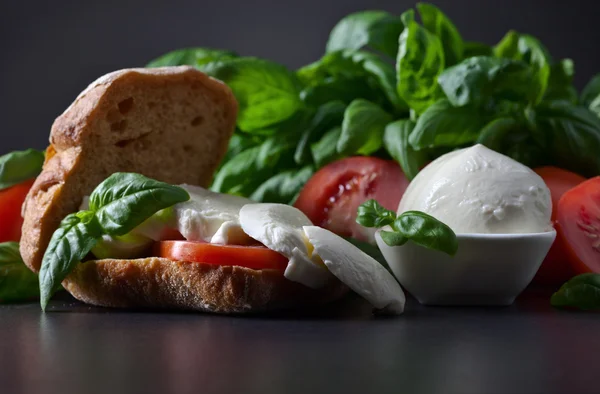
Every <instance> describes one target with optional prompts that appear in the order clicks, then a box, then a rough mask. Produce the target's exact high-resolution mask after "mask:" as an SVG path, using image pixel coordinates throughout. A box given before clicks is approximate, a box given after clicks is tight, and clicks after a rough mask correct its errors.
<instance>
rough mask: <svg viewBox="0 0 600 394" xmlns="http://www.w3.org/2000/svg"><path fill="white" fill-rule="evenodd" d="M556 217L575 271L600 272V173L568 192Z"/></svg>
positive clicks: (578, 272) (559, 204)
mask: <svg viewBox="0 0 600 394" xmlns="http://www.w3.org/2000/svg"><path fill="white" fill-rule="evenodd" d="M556 220H557V226H558V230H559V231H558V235H559V236H560V237H562V239H563V241H564V242H565V247H566V251H567V255H568V258H569V263H570V265H571V267H572V268H573V269H574V270H575V273H576V274H580V273H585V272H597V273H600V176H599V177H595V178H592V179H588V180H587V181H585V182H583V183H581V184H580V185H578V186H575V187H574V188H573V189H571V190H569V191H568V192H566V193H565V194H564V195H563V196H562V198H561V199H560V201H559V202H558V210H557V212H556Z"/></svg>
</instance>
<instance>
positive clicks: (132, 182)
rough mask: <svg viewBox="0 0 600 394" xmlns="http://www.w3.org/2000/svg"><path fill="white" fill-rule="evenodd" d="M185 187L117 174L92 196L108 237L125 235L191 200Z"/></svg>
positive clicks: (99, 219) (128, 174) (95, 209)
mask: <svg viewBox="0 0 600 394" xmlns="http://www.w3.org/2000/svg"><path fill="white" fill-rule="evenodd" d="M189 198H190V196H189V194H188V193H187V192H186V191H185V190H184V189H182V188H180V187H177V186H173V185H169V184H167V183H164V182H159V181H156V180H154V179H150V178H147V177H145V176H143V175H140V174H134V173H115V174H113V175H111V176H109V177H108V178H107V179H106V180H104V181H103V182H102V183H101V184H100V185H98V187H96V189H95V190H94V191H93V192H92V194H91V195H90V208H89V209H90V211H92V212H94V213H95V215H96V218H97V220H98V223H99V225H100V227H101V228H102V230H103V231H104V234H108V235H125V234H127V233H128V232H130V231H131V230H133V229H134V228H135V227H137V226H139V225H140V224H142V222H144V221H145V220H146V219H148V218H149V217H151V216H152V215H154V214H155V213H156V212H158V211H160V210H161V209H164V208H168V207H170V206H173V205H175V204H177V203H180V202H184V201H187V200H189Z"/></svg>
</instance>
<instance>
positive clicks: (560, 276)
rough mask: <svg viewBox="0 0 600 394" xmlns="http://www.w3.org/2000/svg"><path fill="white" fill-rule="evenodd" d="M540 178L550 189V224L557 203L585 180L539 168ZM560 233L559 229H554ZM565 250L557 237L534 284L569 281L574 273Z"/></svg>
mask: <svg viewBox="0 0 600 394" xmlns="http://www.w3.org/2000/svg"><path fill="white" fill-rule="evenodd" d="M534 171H535V172H536V173H537V174H538V175H539V176H541V177H542V179H543V180H544V182H545V183H546V186H548V188H549V189H550V196H551V198H552V222H553V223H555V222H556V212H557V210H558V202H559V201H560V198H561V197H562V196H563V194H565V193H566V192H567V191H569V190H571V189H572V188H574V187H575V186H577V185H579V184H580V183H582V182H585V178H584V177H582V176H581V175H579V174H576V173H574V172H571V171H567V170H563V169H562V168H557V167H550V166H547V167H539V168H536V169H535V170H534ZM556 230H557V231H560V230H559V228H556ZM568 259H569V257H568V255H567V248H566V246H565V242H564V240H563V237H561V236H560V234H558V235H557V237H556V241H554V244H553V245H552V248H550V251H549V252H548V255H547V256H546V258H545V259H544V262H543V263H542V265H541V266H540V269H539V270H538V272H537V274H536V275H535V278H534V279H533V280H534V282H535V283H538V284H542V285H559V284H562V283H564V282H566V281H567V280H569V279H571V278H572V277H573V276H574V275H575V272H574V271H573V268H572V267H571V265H570V264H569V262H568Z"/></svg>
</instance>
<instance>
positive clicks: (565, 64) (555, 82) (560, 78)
mask: <svg viewBox="0 0 600 394" xmlns="http://www.w3.org/2000/svg"><path fill="white" fill-rule="evenodd" d="M574 67H575V66H574V64H573V61H572V60H571V59H563V60H561V61H560V62H558V63H555V64H553V65H552V66H551V67H550V77H549V78H548V88H547V89H546V94H545V95H544V99H545V100H564V101H568V102H571V103H573V104H576V103H577V100H578V99H577V90H576V89H575V87H574V86H573V76H574V75H575V68H574ZM599 106H600V102H599Z"/></svg>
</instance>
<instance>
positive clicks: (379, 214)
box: [356, 200, 458, 256]
mask: <svg viewBox="0 0 600 394" xmlns="http://www.w3.org/2000/svg"><path fill="white" fill-rule="evenodd" d="M356 222H357V223H359V224H361V225H363V226H365V227H375V228H382V227H386V226H389V227H390V229H391V231H390V230H381V232H380V235H381V239H382V240H383V241H384V242H385V243H386V244H388V245H389V246H400V245H404V244H405V243H406V242H408V241H412V242H414V243H416V244H418V245H421V246H424V247H426V248H429V249H433V250H438V251H441V252H444V253H447V254H449V255H451V256H454V255H455V254H456V252H457V250H458V241H457V239H456V234H455V233H454V231H452V229H451V228H450V227H448V226H447V225H446V224H444V223H442V222H440V221H439V220H437V219H436V218H434V217H433V216H431V215H428V214H426V213H424V212H420V211H407V212H404V213H402V214H401V215H399V216H396V213H395V212H393V211H390V210H388V209H385V208H384V207H382V206H381V205H380V204H379V203H378V202H377V201H375V200H369V201H367V202H365V203H363V204H362V205H360V206H359V207H358V215H357V217H356Z"/></svg>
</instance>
